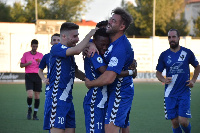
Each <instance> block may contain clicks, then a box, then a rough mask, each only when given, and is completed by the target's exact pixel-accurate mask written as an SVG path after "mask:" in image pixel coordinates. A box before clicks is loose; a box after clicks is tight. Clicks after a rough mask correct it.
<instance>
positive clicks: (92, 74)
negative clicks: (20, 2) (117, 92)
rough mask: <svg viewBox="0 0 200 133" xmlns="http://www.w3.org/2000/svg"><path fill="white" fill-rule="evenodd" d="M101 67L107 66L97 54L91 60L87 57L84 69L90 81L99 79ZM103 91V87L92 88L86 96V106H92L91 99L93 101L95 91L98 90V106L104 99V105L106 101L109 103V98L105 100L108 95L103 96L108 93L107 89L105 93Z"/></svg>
mask: <svg viewBox="0 0 200 133" xmlns="http://www.w3.org/2000/svg"><path fill="white" fill-rule="evenodd" d="M101 66H106V64H105V63H104V61H103V59H102V57H101V56H100V55H98V54H97V53H95V54H94V56H93V57H90V58H88V57H86V58H85V59H84V69H85V75H86V77H87V78H88V79H90V80H94V79H97V78H98V77H99V76H100V75H101V72H99V71H98V68H100V67H101ZM104 88H105V87H104ZM102 89H103V87H92V88H90V89H89V91H88V92H87V94H86V96H85V99H84V104H91V99H92V95H93V93H94V90H96V93H97V94H96V96H95V97H96V99H95V100H96V103H97V104H98V103H99V102H100V101H101V100H102V98H104V103H105V101H107V97H106V99H105V97H103V95H106V96H107V94H103V93H107V89H106V90H105V92H104V91H103V92H102ZM102 106H103V105H102Z"/></svg>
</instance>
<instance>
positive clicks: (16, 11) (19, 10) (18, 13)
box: [10, 2, 28, 22]
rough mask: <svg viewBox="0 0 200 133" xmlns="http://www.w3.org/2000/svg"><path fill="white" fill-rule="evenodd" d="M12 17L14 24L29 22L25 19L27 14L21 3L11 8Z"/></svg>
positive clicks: (16, 3)
mask: <svg viewBox="0 0 200 133" xmlns="http://www.w3.org/2000/svg"><path fill="white" fill-rule="evenodd" d="M10 15H11V17H12V19H13V21H14V22H27V21H28V19H27V18H26V17H25V15H26V13H25V11H24V9H23V6H22V5H21V3H20V2H15V3H14V4H13V7H12V8H11V11H10Z"/></svg>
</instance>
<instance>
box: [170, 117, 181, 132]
mask: <svg viewBox="0 0 200 133" xmlns="http://www.w3.org/2000/svg"><path fill="white" fill-rule="evenodd" d="M171 123H172V131H173V133H182V130H181V127H180V125H179V120H178V117H176V118H174V119H171Z"/></svg>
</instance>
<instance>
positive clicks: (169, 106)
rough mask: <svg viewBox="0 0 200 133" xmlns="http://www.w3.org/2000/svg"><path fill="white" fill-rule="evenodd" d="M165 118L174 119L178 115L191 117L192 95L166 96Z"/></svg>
mask: <svg viewBox="0 0 200 133" xmlns="http://www.w3.org/2000/svg"><path fill="white" fill-rule="evenodd" d="M164 109H165V118H166V119H167V120H168V119H174V118H176V117H178V116H181V117H186V118H191V117H192V116H191V112H190V96H186V95H185V96H181V97H165V98H164Z"/></svg>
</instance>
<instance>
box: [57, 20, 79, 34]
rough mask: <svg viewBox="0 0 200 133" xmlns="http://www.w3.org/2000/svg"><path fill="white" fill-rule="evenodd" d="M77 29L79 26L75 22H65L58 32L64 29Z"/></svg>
mask: <svg viewBox="0 0 200 133" xmlns="http://www.w3.org/2000/svg"><path fill="white" fill-rule="evenodd" d="M76 29H79V26H78V25H77V24H75V23H71V22H65V23H63V24H62V25H61V27H60V32H61V31H64V30H76Z"/></svg>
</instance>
